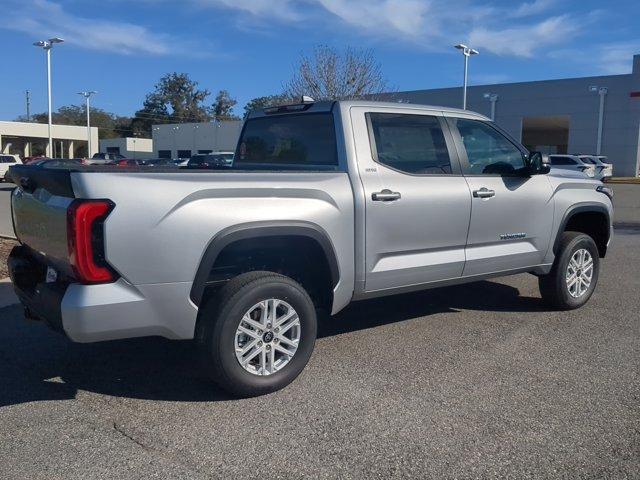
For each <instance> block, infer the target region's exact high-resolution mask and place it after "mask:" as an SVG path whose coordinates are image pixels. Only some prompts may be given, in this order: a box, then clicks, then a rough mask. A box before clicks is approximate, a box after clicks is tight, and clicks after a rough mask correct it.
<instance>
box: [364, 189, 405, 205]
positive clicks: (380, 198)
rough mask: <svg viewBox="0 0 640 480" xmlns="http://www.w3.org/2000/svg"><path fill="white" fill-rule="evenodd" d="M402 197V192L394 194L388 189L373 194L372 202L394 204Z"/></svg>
mask: <svg viewBox="0 0 640 480" xmlns="http://www.w3.org/2000/svg"><path fill="white" fill-rule="evenodd" d="M401 197H402V195H400V192H392V191H391V190H388V189H386V188H385V189H384V190H382V191H381V192H374V193H372V194H371V200H373V201H374V202H393V201H394V200H399V199H400V198H401Z"/></svg>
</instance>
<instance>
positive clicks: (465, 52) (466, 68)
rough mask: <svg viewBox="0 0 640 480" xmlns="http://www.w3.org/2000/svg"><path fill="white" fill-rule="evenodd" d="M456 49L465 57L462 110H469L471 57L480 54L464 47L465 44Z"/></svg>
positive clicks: (457, 46)
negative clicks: (468, 88) (468, 92)
mask: <svg viewBox="0 0 640 480" xmlns="http://www.w3.org/2000/svg"><path fill="white" fill-rule="evenodd" d="M454 47H455V48H457V49H458V50H460V51H461V52H462V55H463V56H464V83H463V87H462V109H463V110H466V109H467V78H468V73H469V57H470V56H471V55H478V54H479V53H480V52H479V51H478V50H475V49H473V48H471V47H468V46H466V45H464V44H463V43H459V44H457V45H454Z"/></svg>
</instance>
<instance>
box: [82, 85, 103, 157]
mask: <svg viewBox="0 0 640 480" xmlns="http://www.w3.org/2000/svg"><path fill="white" fill-rule="evenodd" d="M95 93H98V92H96V91H95V90H89V91H86V92H78V95H82V96H83V97H84V100H85V108H86V109H87V158H91V114H90V111H91V107H90V102H89V98H91V95H93V94H95Z"/></svg>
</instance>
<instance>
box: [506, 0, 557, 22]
mask: <svg viewBox="0 0 640 480" xmlns="http://www.w3.org/2000/svg"><path fill="white" fill-rule="evenodd" d="M555 3H556V0H534V1H533V2H530V3H523V4H521V5H520V6H519V7H518V8H516V9H515V10H514V11H513V12H511V16H512V17H515V18H520V17H528V16H531V15H539V14H541V13H544V12H546V11H547V10H549V8H551V7H552V6H553V5H554V4H555Z"/></svg>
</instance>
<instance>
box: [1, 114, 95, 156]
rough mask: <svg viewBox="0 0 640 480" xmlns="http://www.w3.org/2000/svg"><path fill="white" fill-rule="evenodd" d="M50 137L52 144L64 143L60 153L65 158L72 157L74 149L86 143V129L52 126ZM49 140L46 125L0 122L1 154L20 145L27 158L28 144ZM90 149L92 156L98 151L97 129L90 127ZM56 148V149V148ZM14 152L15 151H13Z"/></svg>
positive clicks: (22, 153)
mask: <svg viewBox="0 0 640 480" xmlns="http://www.w3.org/2000/svg"><path fill="white" fill-rule="evenodd" d="M51 137H52V139H53V142H54V143H56V142H64V148H63V149H62V150H63V151H62V152H61V153H62V154H63V155H64V156H65V157H67V156H74V154H75V148H77V147H78V146H79V144H86V143H87V127H81V126H74V125H52V126H51ZM48 138H49V130H48V126H47V124H46V123H30V122H3V121H0V146H1V150H2V151H3V153H9V150H10V149H11V150H14V149H13V148H12V144H13V143H15V144H18V143H19V144H20V145H22V147H21V150H23V151H21V152H19V154H20V155H22V156H29V155H31V152H29V151H28V150H29V143H30V142H42V141H43V140H44V141H45V143H46V142H47V141H48ZM91 147H92V150H93V152H92V154H93V153H95V152H97V151H98V128H97V127H91ZM57 148H58V147H57ZM58 150H60V148H58ZM14 151H15V150H14Z"/></svg>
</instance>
